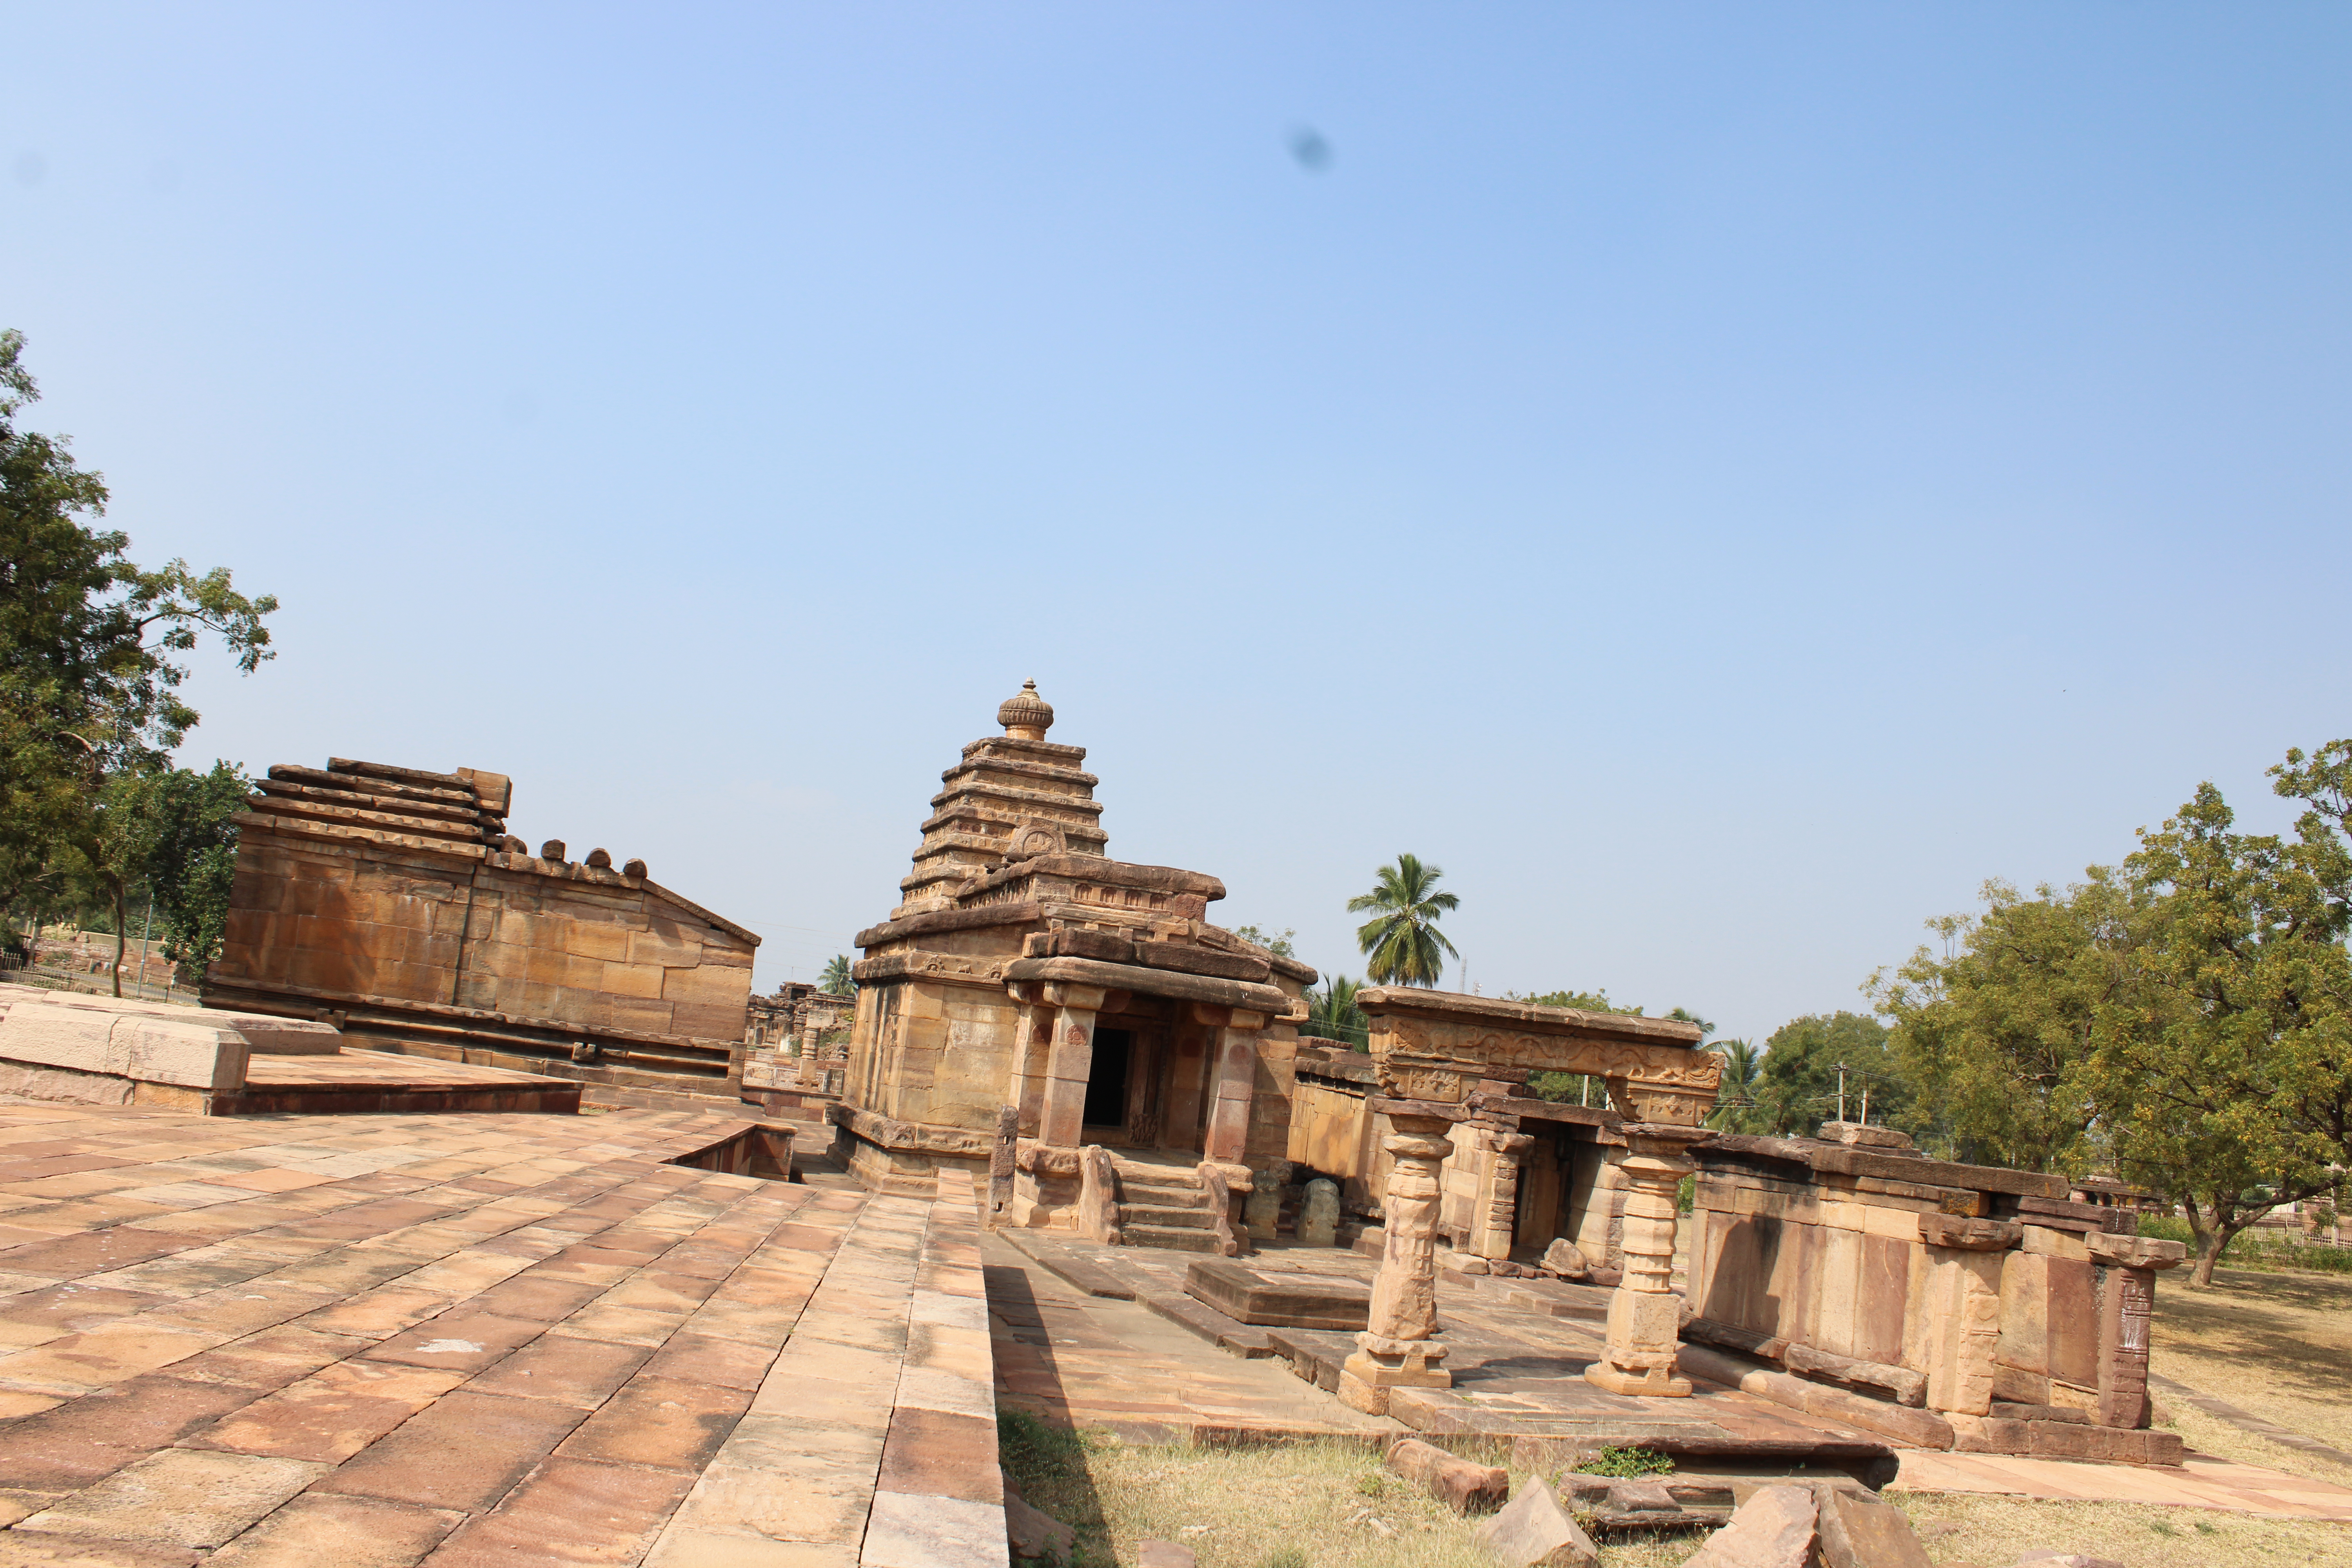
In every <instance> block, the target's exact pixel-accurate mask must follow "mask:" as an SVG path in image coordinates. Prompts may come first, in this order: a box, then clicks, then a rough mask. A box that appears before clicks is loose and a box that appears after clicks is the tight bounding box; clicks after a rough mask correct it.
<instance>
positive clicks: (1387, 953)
mask: <svg viewBox="0 0 2352 1568" xmlns="http://www.w3.org/2000/svg"><path fill="white" fill-rule="evenodd" d="M1444 875H1445V873H1444V871H1442V870H1440V869H1439V868H1437V867H1435V866H1425V865H1423V864H1422V861H1421V857H1419V856H1417V855H1400V856H1398V857H1397V858H1396V863H1395V864H1394V865H1392V866H1383V867H1381V868H1380V869H1379V870H1378V871H1377V872H1376V873H1374V878H1375V879H1374V881H1373V884H1372V890H1371V891H1370V892H1369V893H1360V894H1358V895H1357V896H1356V897H1354V898H1352V899H1349V900H1348V912H1349V914H1370V916H1371V917H1372V918H1371V919H1370V920H1369V921H1365V922H1364V923H1363V924H1362V925H1361V926H1360V927H1358V928H1357V931H1356V942H1357V945H1358V946H1359V947H1360V948H1361V949H1362V950H1363V952H1364V972H1365V973H1366V975H1367V976H1369V977H1370V980H1371V982H1372V984H1375V985H1422V986H1433V985H1435V984H1437V982H1438V979H1439V977H1440V976H1441V975H1443V974H1444V972H1445V961H1446V960H1447V959H1448V958H1459V957H1461V956H1462V955H1461V954H1460V953H1458V952H1455V951H1454V944H1453V943H1452V942H1448V941H1446V940H1445V933H1444V932H1443V931H1439V930H1438V929H1437V921H1438V919H1439V917H1440V916H1442V915H1444V914H1445V913H1447V912H1448V911H1450V910H1455V909H1458V908H1459V907H1461V902H1462V900H1460V899H1458V898H1456V897H1455V896H1454V894H1452V893H1441V892H1439V891H1438V890H1437V883H1438V879H1440V878H1442V877H1443V876H1444Z"/></svg>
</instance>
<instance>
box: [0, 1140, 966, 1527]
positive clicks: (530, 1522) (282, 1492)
mask: <svg viewBox="0 0 2352 1568" xmlns="http://www.w3.org/2000/svg"><path fill="white" fill-rule="evenodd" d="M743 1125H744V1123H743V1122H741V1121H731V1120H729V1119H727V1118H723V1117H715V1116H709V1115H703V1114H699V1113H696V1112H688V1111H676V1110H670V1111H634V1110H632V1111H620V1112H614V1113H613V1114H610V1115H604V1116H595V1117H580V1116H561V1115H548V1114H540V1113H515V1114H403V1115H342V1116H272V1117H261V1118H239V1119H228V1118H220V1117H203V1116H194V1115H187V1114H179V1113H173V1112H166V1111H160V1110H148V1109H129V1108H103V1109H101V1108H91V1107H83V1106H66V1105H55V1104H36V1103H29V1102H20V1103H0V1526H4V1527H5V1528H0V1564H11V1563H40V1562H60V1563H62V1562H79V1563H105V1564H122V1565H126V1568H128V1565H143V1564H149V1563H194V1562H196V1561H198V1560H199V1559H200V1558H202V1559H204V1560H206V1561H210V1562H214V1563H236V1564H247V1565H252V1564H271V1565H276V1564H288V1565H291V1564H306V1565H318V1564H326V1563H332V1564H336V1565H338V1568H342V1565H346V1564H348V1565H355V1568H411V1565H414V1564H417V1563H432V1564H435V1565H436V1568H472V1565H475V1564H491V1563H499V1564H507V1563H638V1562H641V1561H646V1560H648V1559H651V1560H656V1561H660V1562H664V1563H673V1564H676V1563H721V1562H723V1563H769V1562H792V1563H823V1562H838V1563H843V1564H857V1563H873V1564H875V1565H876V1568H963V1565H966V1564H970V1565H982V1564H985V1565H988V1568H997V1565H1001V1564H1003V1563H1004V1562H1005V1547H1004V1531H1003V1507H1002V1498H1003V1493H1002V1480H1001V1477H1000V1476H999V1474H998V1472H997V1469H996V1460H995V1449H994V1420H995V1405H994V1397H993V1382H994V1378H993V1366H992V1359H991V1356H990V1348H989V1342H988V1334H987V1319H986V1309H985V1296H984V1292H983V1289H982V1277H981V1270H980V1261H979V1252H978V1240H977V1235H978V1215H977V1210H976V1207H975V1206H974V1203H973V1194H972V1193H971V1185H970V1181H969V1178H955V1179H953V1180H951V1181H950V1184H949V1187H950V1191H949V1192H948V1193H947V1194H945V1196H944V1198H943V1199H942V1200H941V1201H938V1202H933V1201H929V1200H917V1199H910V1198H890V1199H878V1200H869V1199H868V1198H867V1197H866V1194H862V1193H856V1192H845V1191H840V1190H834V1189H827V1188H817V1187H810V1186H806V1185H801V1184H784V1183H781V1182H774V1181H763V1180H759V1179H755V1178H753V1177H751V1176H748V1175H736V1174H728V1173H718V1172H713V1171H708V1170H701V1169H696V1168H693V1167H691V1166H689V1165H685V1164H676V1163H669V1162H671V1161H677V1160H690V1159H694V1158H697V1157H699V1156H701V1155H702V1154H703V1153H704V1152H706V1151H708V1150H709V1148H710V1147H711V1146H712V1145H713V1144H714V1143H717V1142H721V1141H723V1140H725V1139H726V1138H728V1137H730V1136H731V1135H733V1134H734V1133H735V1132H738V1131H740V1129H741V1127H742V1126H743ZM835 1439H838V1440H835ZM809 1467H814V1473H813V1474H812V1475H811V1476H810V1477H808V1478H806V1479H805V1484H803V1477H802V1475H801V1470H802V1469H803V1468H809ZM991 1520H992V1521H993V1523H991ZM713 1542H716V1543H718V1548H719V1549H718V1550H715V1551H713V1550H706V1548H707V1547H709V1546H710V1545H711V1544H712V1543H713Z"/></svg>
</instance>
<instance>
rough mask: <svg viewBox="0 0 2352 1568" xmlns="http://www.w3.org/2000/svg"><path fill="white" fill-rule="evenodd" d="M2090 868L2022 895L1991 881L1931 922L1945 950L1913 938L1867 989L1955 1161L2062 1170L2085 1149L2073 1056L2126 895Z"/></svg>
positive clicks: (2113, 975)
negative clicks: (1965, 909)
mask: <svg viewBox="0 0 2352 1568" xmlns="http://www.w3.org/2000/svg"><path fill="white" fill-rule="evenodd" d="M2088 876H2089V880H2088V881H2086V882H2084V883H2081V884H2078V885H2076V886H2074V887H2072V888H2069V889H2065V890H2064V891H2063V892H2061V891H2059V890H2058V889H2054V888H2052V887H2049V886H2048V885H2046V884H2045V885H2044V886H2042V887H2040V888H2037V889H2034V894H2033V897H2032V898H2030V899H2029V898H2025V897H2023V896H2022V895H2021V894H2020V893H2019V892H2018V890H2017V889H2015V888H2013V887H2011V886H2010V885H2009V884H2008V883H2006V882H2000V881H1990V882H1987V883H1986V884H1985V885H1984V889H1983V899H1984V905H1985V907H1984V910H1983V912H1982V913H1981V914H1978V915H1946V916H1942V917H1940V918H1938V919H1937V920H1933V921H1929V922H1928V929H1929V930H1930V931H1935V932H1936V933H1937V935H1938V936H1939V937H1941V938H1942V939H1943V943H1944V949H1945V956H1944V957H1942V958H1937V956H1935V954H1934V953H1932V952H1930V951H1929V950H1928V949H1927V948H1925V947H1921V948H1919V949H1917V950H1916V951H1915V952H1913V953H1912V955H1911V957H1910V959H1909V961H1908V962H1906V963H1904V964H1902V965H1901V966H1900V967H1899V968H1897V969H1896V970H1895V971H1894V972H1893V973H1891V974H1890V973H1887V972H1886V971H1885V970H1880V971H1878V972H1877V973H1874V974H1872V976H1871V977H1870V981H1869V983H1868V984H1867V985H1866V986H1865V987H1864V989H1865V990H1866V991H1867V992H1868V993H1869V994H1870V995H1871V996H1872V998H1873V1000H1874V1001H1875V1003H1876V1004H1877V1007H1878V1011H1879V1013H1880V1015H1881V1016H1884V1017H1885V1018H1887V1019H1888V1020H1889V1021H1890V1022H1891V1023H1892V1025H1893V1032H1892V1034H1891V1036H1890V1037H1889V1040H1888V1044H1889V1046H1890V1047H1891V1048H1892V1050H1893V1053H1894V1057H1895V1064H1896V1067H1897V1069H1898V1070H1899V1071H1900V1072H1901V1074H1902V1076H1903V1078H1904V1079H1905V1081H1906V1084H1907V1085H1909V1086H1910V1087H1911V1088H1912V1089H1913V1091H1914V1095H1915V1109H1916V1116H1917V1118H1918V1120H1919V1121H1921V1122H1922V1123H1923V1124H1925V1125H1929V1126H1933V1127H1934V1128H1936V1129H1937V1133H1938V1134H1939V1135H1940V1138H1941V1139H1942V1141H1943V1142H1945V1143H1946V1144H1947V1145H1948V1152H1950V1153H1951V1154H1952V1156H1953V1157H1954V1158H1956V1159H1959V1160H1965V1161H1969V1162H1972V1163H1979V1164H1989V1165H2009V1166H2012V1167H2014V1168H2016V1169H2019V1170H2026V1171H2049V1170H2063V1171H2068V1172H2080V1171H2082V1170H2084V1169H2086V1168H2087V1167H2088V1166H2089V1165H2090V1164H2091V1163H2094V1161H2095V1150H2094V1149H2093V1147H2092V1145H2091V1131H2092V1124H2093V1121H2094V1120H2095V1110H2094V1107H2093V1105H2092V1102H2091V1100H2090V1097H2089V1093H2088V1088H2087V1085H2086V1083H2085V1081H2084V1073H2083V1067H2084V1062H2085V1061H2086V1060H2087V1059H2088V1058H2089V1056H2090V1052H2091V1046H2092V1037H2093V1033H2094V1028H2095V1023H2096V1020H2097V1017H2098V1014H2099V1009H2100V1008H2101V1007H2102V1006H2103V1005H2106V1004H2108V1003H2109V1002H2111V1001H2112V1000H2114V998H2115V996H2116V988H2117V986H2118V985H2119V984H2120V983H2121V979H2122V974H2121V971H2120V969H2119V967H2118V965H2117V962H2116V953H2117V952H2118V951H2119V949H2120V946H2121V944H2122V941H2123V938H2124V930H2125V923H2126V921H2127V920H2128V901H2129V896H2128V893H2127V891H2126V889H2125V888H2124V886H2123V885H2122V884H2121V883H2120V882H2119V881H2118V880H2117V879H2116V878H2115V877H2114V876H2113V875H2112V874H2111V873H2109V872H2107V871H2105V870H2104V869H2102V868H2096V867H2094V868H2092V869H2091V871H2090V872H2089V873H2088Z"/></svg>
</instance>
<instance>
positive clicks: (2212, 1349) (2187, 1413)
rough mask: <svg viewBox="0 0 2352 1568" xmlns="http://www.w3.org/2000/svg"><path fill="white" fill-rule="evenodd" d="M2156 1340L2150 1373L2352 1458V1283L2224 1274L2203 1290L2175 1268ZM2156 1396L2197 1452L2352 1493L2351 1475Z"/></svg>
mask: <svg viewBox="0 0 2352 1568" xmlns="http://www.w3.org/2000/svg"><path fill="white" fill-rule="evenodd" d="M2150 1337H2151V1340H2152V1346H2151V1350H2150V1359H2149V1363H2148V1364H2149V1368H2150V1370H2152V1371H2154V1372H2157V1373H2161V1374H2163V1375H2164V1376H2166V1377H2170V1378H2177V1379H2178V1380H2179V1381H2180V1382H2182V1383H2185V1384H2188V1385H2189V1387H2191V1388H2193V1389H2195V1390H2197V1391H2198V1392H2199V1393H2200V1394H2211V1395H2213V1396H2214V1397H2215V1398H2217V1399H2226V1400H2228V1401H2229V1402H2230V1403H2231V1404H2232V1405H2237V1406H2238V1407H2240V1408H2241V1409H2242V1410H2245V1411H2248V1412H2250V1413H2252V1415H2259V1416H2261V1417H2262V1418H2263V1420H2265V1421H2272V1422H2275V1423H2277V1424H2278V1425H2279V1426H2284V1427H2285V1428H2286V1429H2287V1430H2288V1431H2290V1432H2299V1433H2301V1434H2303V1435H2304V1436H2307V1437H2315V1438H2316V1439H2318V1440H2319V1441H2320V1442H2322V1443H2326V1444H2328V1445H2330V1446H2331V1447H2336V1448H2340V1449H2343V1450H2344V1451H2346V1452H2347V1453H2352V1280H2345V1279H2336V1278H2335V1277H2334V1276H2332V1275H2325V1274H2305V1273H2294V1274H2288V1273H2276V1274H2260V1273H2252V1272H2249V1271H2246V1270H2243V1269H2235V1268H2221V1269H2216V1270H2214V1273H2213V1283H2212V1284H2211V1286H2210V1287H2208V1288H2206V1289H2196V1288H2194V1287H2191V1286H2189V1283H2188V1282H2187V1281H2186V1280H2185V1279H2182V1278H2181V1277H2180V1271H2178V1270H2176V1271H2174V1272H2172V1273H2170V1274H2168V1275H2166V1276H2165V1277H2164V1279H2163V1282H2162V1283H2161V1284H2159V1285H2158V1287H2157V1291H2156V1323H2155V1332H2154V1333H2153V1334H2152V1335H2151V1336H2150ZM2150 1392H2151V1393H2153V1394H2155V1396H2156V1398H2157V1399H2158V1401H2159V1402H2161V1403H2162V1404H2163V1405H2166V1406H2167V1407H2168V1411H2169V1413H2170V1416H2171V1424H2172V1426H2173V1427H2174V1428H2175V1429H2176V1430H2177V1431H2179V1434H2180V1436H2181V1438H2182V1440H2183V1441H2185V1442H2186V1443H2188V1444H2189V1447H2193V1448H2197V1449H2199V1450H2200V1451H2202V1452H2205V1453H2209V1454H2211V1455H2213V1456H2214V1457H2215V1458H2224V1459H2232V1460H2236V1461H2238V1462H2240V1463H2242V1464H2250V1465H2264V1466H2268V1467H2269V1468H2272V1469H2277V1470H2284V1471H2287V1472H2288V1473H2289V1474H2291V1475H2298V1476H2305V1477H2308V1478H2310V1479H2314V1480H2323V1481H2331V1482H2333V1483H2335V1484H2336V1485H2337V1486H2352V1469H2347V1468H2345V1467H2344V1466H2342V1465H2338V1464H2336V1463H2334V1462H2333V1461H2331V1460H2328V1459H2325V1458H2319V1457H2317V1456H2315V1455H2310V1454H2306V1453H2305V1452H2304V1451H2303V1450H2301V1449H2299V1448H2291V1447H2286V1446H2285V1445H2284V1444H2280V1443H2273V1442H2272V1441H2270V1440H2269V1439H2268V1438H2266V1437H2262V1436H2256V1435H2254V1434H2252V1433H2248V1432H2243V1431H2241V1430H2239V1429H2238V1428H2237V1427H2234V1426H2227V1425H2226V1424H2224V1423H2222V1422H2221V1421H2220V1420H2219V1419H2217V1418H2215V1417H2213V1416H2210V1415H2205V1414H2204V1413H2203V1412H2201V1411H2200V1410H2198V1409H2196V1408H2195V1407H2194V1406H2193V1405H2186V1404H2184V1403H2183V1402H2182V1401H2181V1400H2180V1399H2179V1398H2178V1397H2177V1396H2175V1395H2172V1394H2168V1393H2167V1392H2166V1391H2165V1390H2163V1389H2161V1388H2158V1389H2153V1390H2151V1391H2150ZM2347 1558H2352V1552H2347Z"/></svg>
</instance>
